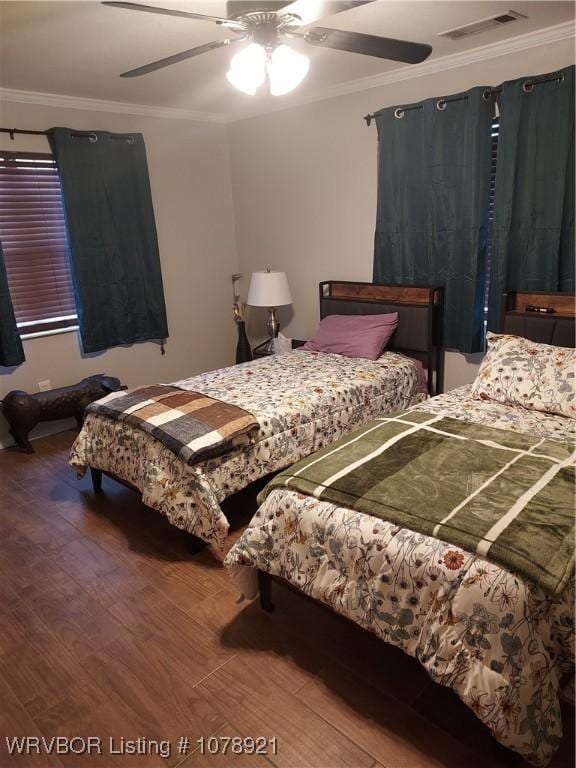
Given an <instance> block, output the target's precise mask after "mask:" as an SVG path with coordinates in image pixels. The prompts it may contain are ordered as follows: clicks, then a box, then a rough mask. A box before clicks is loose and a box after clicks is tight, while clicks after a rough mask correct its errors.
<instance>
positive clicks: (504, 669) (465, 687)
mask: <svg viewBox="0 0 576 768" xmlns="http://www.w3.org/2000/svg"><path fill="white" fill-rule="evenodd" d="M418 409H419V410H422V409H424V410H429V411H431V412H436V413H439V412H446V413H447V414H449V415H450V416H451V417H453V418H461V419H464V420H468V421H474V422H478V423H483V424H489V425H491V426H496V427H503V428H506V429H513V430H515V431H518V432H530V433H532V434H541V435H542V436H545V437H551V438H553V437H562V438H563V439H564V440H565V439H569V437H570V436H571V435H572V436H573V435H574V427H575V423H574V421H573V420H570V419H566V418H564V417H559V416H546V415H544V414H535V413H534V412H529V411H525V410H524V409H520V408H512V407H509V406H505V405H500V404H495V403H487V402H485V401H474V400H472V399H471V398H470V395H469V387H464V388H461V389H459V390H455V391H453V392H451V393H449V394H448V395H443V396H441V397H438V398H433V399H432V400H428V401H427V402H426V403H423V404H421V405H419V406H418ZM225 565H226V566H227V568H228V569H229V572H230V574H231V576H232V578H233V580H234V581H235V583H236V585H237V586H238V588H239V589H240V591H241V592H243V593H244V594H245V595H246V596H247V597H254V596H255V595H256V592H257V585H256V578H255V576H256V571H255V569H260V570H263V571H267V572H269V573H271V574H273V575H276V576H280V577H282V578H283V579H285V580H286V581H288V582H290V583H292V584H293V585H295V586H296V587H298V588H299V589H301V590H302V591H303V592H305V593H306V594H308V595H310V596H311V597H313V598H315V599H318V600H320V601H322V602H324V603H326V604H328V605H329V606H331V607H332V608H333V609H334V610H335V611H337V612H338V613H340V614H342V615H344V616H347V617H348V618H350V619H352V620H353V621H355V622H356V623H357V624H359V625H360V626H362V627H364V628H366V629H368V630H369V631H371V632H373V633H375V634H376V635H377V636H379V637H381V638H382V639H383V640H385V641H387V642H389V643H393V644H394V645H396V646H398V647H400V648H402V649H403V650H404V651H406V653H409V654H410V655H411V656H413V657H414V658H416V659H418V661H419V662H420V663H421V664H422V665H423V666H424V667H425V669H426V670H427V671H428V673H429V674H430V676H431V677H432V679H433V680H435V681H436V682H438V683H440V684H442V685H445V686H448V687H449V688H451V689H453V690H454V691H455V692H456V693H457V695H458V696H459V697H460V698H461V699H462V700H463V701H464V703H465V704H467V705H468V706H469V707H470V708H471V709H472V711H473V712H474V713H475V714H476V715H477V716H478V717H479V718H480V719H481V720H482V721H483V722H484V723H485V724H486V725H487V726H488V727H489V728H490V729H491V730H492V732H493V734H494V736H495V737H496V739H498V740H499V741H500V742H501V743H503V744H505V745H506V746H508V747H510V748H511V749H513V750H515V751H517V752H519V753H520V754H522V755H523V756H524V757H525V758H526V759H527V760H529V761H530V762H531V763H533V764H534V765H537V766H543V765H546V764H547V763H548V761H549V760H550V758H551V756H552V754H553V753H554V751H555V749H556V747H557V746H558V743H559V741H560V738H561V734H562V723H561V715H560V704H559V691H560V687H561V683H562V682H564V681H567V682H568V684H570V683H571V682H572V680H573V672H574V607H573V606H574V597H575V595H574V579H572V580H571V582H570V584H569V586H568V587H567V588H566V590H565V591H564V592H563V593H562V595H561V596H559V597H556V598H550V597H547V596H546V595H545V594H544V593H543V592H542V591H541V590H540V589H539V588H537V587H535V586H533V585H531V584H529V583H527V582H526V581H525V580H523V579H522V578H520V577H518V576H516V575H515V574H513V573H510V572H508V571H506V570H504V569H503V568H501V567H499V566H497V565H494V564H492V563H490V562H488V561H486V560H484V559H482V558H480V557H478V556H474V555H472V554H470V553H468V552H466V551H465V550H463V549H461V548H459V547H457V546H453V545H449V544H446V543H445V542H443V541H440V540H438V539H435V538H432V537H429V536H425V535H421V534H416V533H414V532H412V531H410V530H407V529H403V528H401V527H399V526H397V525H393V524H391V523H387V522H385V521H383V520H379V519H377V518H374V517H369V516H367V515H364V514H361V513H357V512H352V511H350V510H347V509H344V508H341V507H338V506H335V505H334V504H331V503H328V502H320V501H318V500H317V499H314V498H311V497H309V496H304V495H301V494H298V493H297V492H295V491H288V490H284V489H277V490H274V491H273V492H272V493H271V494H270V496H269V497H268V498H267V500H266V501H265V503H264V504H263V505H262V506H261V508H260V509H259V511H258V512H257V514H256V516H255V517H254V519H253V520H252V522H251V523H250V525H249V527H248V528H247V529H246V531H245V532H244V534H243V535H242V537H241V538H240V539H239V540H238V542H237V543H236V545H235V546H234V547H233V548H232V549H231V551H230V552H229V554H228V556H227V558H226V560H225Z"/></svg>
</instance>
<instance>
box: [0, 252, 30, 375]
mask: <svg viewBox="0 0 576 768" xmlns="http://www.w3.org/2000/svg"><path fill="white" fill-rule="evenodd" d="M24 360H25V358H24V349H23V347H22V341H21V339H20V334H19V333H18V328H17V327H16V318H15V317H14V308H13V306H12V299H11V298H10V291H9V289H8V277H7V276H6V265H5V264H4V253H3V251H2V244H1V243H0V365H3V366H6V367H11V366H13V365H20V363H23V362H24Z"/></svg>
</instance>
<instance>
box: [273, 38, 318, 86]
mask: <svg viewBox="0 0 576 768" xmlns="http://www.w3.org/2000/svg"><path fill="white" fill-rule="evenodd" d="M309 69H310V59H309V58H308V56H304V54H302V53H299V52H298V51H295V50H294V49H293V48H290V47H289V46H287V45H279V46H278V47H277V48H275V49H274V50H273V51H272V54H271V56H270V58H269V60H268V78H269V80H270V93H271V94H272V96H283V95H284V94H285V93H290V91H293V90H294V88H296V87H297V86H299V85H300V83H301V82H302V80H304V78H305V77H306V75H307V74H308V70H309Z"/></svg>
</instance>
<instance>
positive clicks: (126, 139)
mask: <svg viewBox="0 0 576 768" xmlns="http://www.w3.org/2000/svg"><path fill="white" fill-rule="evenodd" d="M51 144H52V149H53V152H54V155H55V157H56V162H57V164H58V169H59V173H60V179H61V184H62V192H63V196H64V206H65V210H66V218H67V224H68V234H69V239H70V251H71V264H72V272H73V279H74V289H75V292H76V300H77V301H76V303H77V307H78V319H79V326H80V335H81V338H82V346H83V348H84V351H85V352H98V351H100V350H103V349H107V348H109V347H113V346H117V345H119V344H133V343H135V342H140V341H149V340H160V341H163V340H164V339H166V338H167V337H168V326H167V321H166V307H165V302H164V291H163V285H162V272H161V268H160V257H159V253H158V242H157V236H156V224H155V221H154V209H153V207H152V196H151V193H150V182H149V178H148V166H147V161H146V150H145V147H144V140H143V138H142V136H141V135H140V134H130V135H119V134H113V133H109V132H107V131H95V132H92V133H88V132H85V131H73V130H71V129H69V128H54V129H52V132H51Z"/></svg>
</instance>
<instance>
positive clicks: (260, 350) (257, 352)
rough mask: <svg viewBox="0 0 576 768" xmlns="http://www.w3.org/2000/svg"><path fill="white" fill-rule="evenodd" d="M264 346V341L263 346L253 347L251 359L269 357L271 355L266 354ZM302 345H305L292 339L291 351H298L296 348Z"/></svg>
mask: <svg viewBox="0 0 576 768" xmlns="http://www.w3.org/2000/svg"><path fill="white" fill-rule="evenodd" d="M266 344H268V342H267V341H265V342H264V343H263V344H260V345H259V346H257V347H254V349H253V350H252V357H253V358H254V359H256V358H258V357H269V355H270V354H271V353H270V352H266ZM304 344H306V342H305V341H302V339H292V349H298V347H303V346H304Z"/></svg>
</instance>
